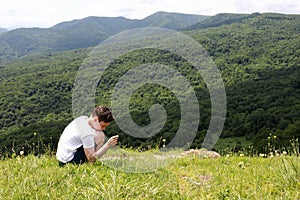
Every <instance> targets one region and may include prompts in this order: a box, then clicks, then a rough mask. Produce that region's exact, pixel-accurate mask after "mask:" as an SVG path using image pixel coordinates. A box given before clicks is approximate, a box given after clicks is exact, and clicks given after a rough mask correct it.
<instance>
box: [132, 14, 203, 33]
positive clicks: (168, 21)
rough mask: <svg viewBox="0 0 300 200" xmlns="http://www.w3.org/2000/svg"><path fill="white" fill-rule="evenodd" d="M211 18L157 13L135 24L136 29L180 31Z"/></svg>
mask: <svg viewBox="0 0 300 200" xmlns="http://www.w3.org/2000/svg"><path fill="white" fill-rule="evenodd" d="M207 18H209V16H204V15H190V14H181V13H168V12H157V13H155V14H153V15H150V16H148V17H146V18H145V19H143V20H138V21H137V22H135V23H134V25H133V28H135V27H137V28H138V27H162V28H168V29H173V30H179V29H183V28H186V27H189V26H191V25H193V24H196V23H198V22H200V21H202V20H205V19H207Z"/></svg>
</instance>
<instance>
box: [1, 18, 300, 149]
mask: <svg viewBox="0 0 300 200" xmlns="http://www.w3.org/2000/svg"><path fill="white" fill-rule="evenodd" d="M224 16H225V15H221V17H222V19H223V18H224ZM214 17H215V20H216V21H222V20H220V18H219V17H220V15H216V16H214ZM230 17H231V15H230V14H227V15H226V16H225V18H226V22H229V21H230ZM232 17H233V18H232V20H231V21H230V23H219V22H218V23H212V25H211V26H210V25H209V23H210V22H205V23H206V25H205V27H203V26H202V27H196V26H194V27H193V28H190V29H189V30H185V31H183V32H184V33H185V34H187V35H189V36H191V37H192V38H194V39H195V40H197V41H198V42H199V43H200V44H201V45H202V46H203V47H204V48H205V49H206V50H207V51H208V52H209V54H210V55H211V56H212V58H213V59H214V61H215V63H216V65H217V67H218V68H219V70H220V72H221V74H222V77H223V80H224V83H225V87H226V93H227V118H226V122H225V127H224V129H223V132H222V135H221V137H233V136H246V137H247V139H249V140H252V141H254V145H255V146H256V148H258V149H260V148H262V147H263V146H264V145H265V142H267V140H266V138H267V137H268V136H269V134H273V135H276V136H277V138H279V140H278V143H281V144H288V143H289V139H291V138H293V137H294V138H300V135H299V134H300V130H299V129H300V111H299V110H300V101H299V99H300V98H299V97H300V92H299V69H300V68H299V64H300V60H299V55H300V51H299V46H300V34H299V33H300V20H299V19H300V16H299V15H281V14H257V13H256V14H255V15H251V17H245V16H244V15H243V17H242V18H239V20H236V18H237V16H236V15H233V16H232ZM210 20H212V19H210ZM212 22H213V21H212ZM90 50H91V48H89V49H77V50H72V51H65V52H60V53H44V54H38V55H34V56H28V57H25V58H23V59H20V60H17V61H13V62H9V63H6V64H5V65H3V67H2V68H0V90H1V92H0V112H1V114H0V128H1V132H0V144H1V145H0V146H1V150H2V151H5V149H6V150H7V149H10V148H11V147H12V146H13V145H14V148H15V149H21V148H22V147H23V148H24V149H26V148H29V146H30V145H32V143H36V142H37V141H40V142H41V141H43V143H44V144H48V143H49V144H51V145H52V146H51V147H52V148H55V146H56V142H57V140H58V137H59V135H60V134H61V131H62V129H63V128H64V126H65V125H67V123H68V122H69V121H70V120H72V89H73V84H74V80H75V77H76V73H77V70H78V68H79V67H80V65H81V64H82V62H83V61H84V58H85V57H86V56H87V55H88V53H89V52H90ZM155 62H158V63H162V64H165V65H168V66H172V67H173V68H174V69H176V70H178V71H179V72H180V73H181V74H182V75H184V76H185V77H186V78H187V80H189V82H190V83H191V85H192V86H193V87H194V90H195V92H196V95H197V98H198V101H199V106H200V111H201V122H200V126H199V130H198V133H197V136H196V138H195V140H194V142H193V144H191V147H193V148H195V147H198V148H199V147H201V142H202V140H203V138H204V136H205V134H206V130H207V128H208V124H209V121H210V107H211V105H210V98H209V93H208V91H207V88H206V86H205V83H204V81H203V80H202V77H201V75H199V74H198V73H197V72H196V71H195V69H194V68H193V66H190V64H189V63H187V62H186V61H185V60H184V59H183V58H181V57H179V56H178V55H174V54H172V53H170V52H166V51H159V50H155V49H143V50H139V51H134V52H131V53H129V54H126V55H124V56H122V57H121V58H119V59H118V60H115V61H114V62H113V63H112V64H111V66H110V68H109V69H108V70H107V71H106V72H105V76H104V77H106V78H105V79H102V80H101V81H100V82H99V89H98V90H97V93H96V102H97V104H108V105H109V103H110V95H111V92H112V89H113V88H114V86H115V84H116V83H117V82H118V79H119V78H120V77H121V76H122V75H123V74H124V73H126V72H127V71H128V70H130V69H131V68H132V67H134V66H137V65H140V64H143V63H155ZM155 103H159V104H161V105H163V106H164V107H165V109H166V111H167V114H168V118H167V121H166V124H165V126H164V128H163V130H162V131H161V132H160V133H158V134H157V135H155V136H153V137H152V138H148V139H141V138H133V137H130V136H128V135H126V134H124V133H123V132H122V130H120V129H119V128H118V127H117V125H116V124H115V123H113V124H112V125H111V126H110V127H109V128H108V130H107V132H109V133H112V134H115V133H119V134H120V143H121V145H122V146H126V147H131V146H132V147H142V148H143V147H148V146H151V145H152V146H156V145H158V144H160V145H162V142H161V140H162V139H163V138H164V139H166V143H168V142H169V141H170V140H171V139H172V137H173V136H174V134H175V133H176V131H177V130H178V126H179V122H180V109H179V104H178V101H177V100H176V98H175V95H174V94H173V93H172V92H170V91H169V90H168V89H167V88H164V87H162V86H159V85H153V84H152V85H151V84H147V85H145V86H143V87H141V88H139V89H138V90H137V91H136V92H135V93H134V95H133V97H132V98H131V100H130V108H131V115H132V118H133V120H134V121H135V122H136V123H137V124H138V125H142V126H143V125H147V124H148V123H149V120H150V118H149V115H148V111H149V108H150V107H151V105H153V104H155ZM34 133H37V134H34Z"/></svg>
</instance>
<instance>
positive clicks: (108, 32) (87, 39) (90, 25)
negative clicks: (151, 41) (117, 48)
mask: <svg viewBox="0 0 300 200" xmlns="http://www.w3.org/2000/svg"><path fill="white" fill-rule="evenodd" d="M205 18H207V17H206V16H201V15H187V14H178V13H166V12H158V13H155V14H153V15H151V16H149V17H147V18H145V19H142V20H131V19H126V18H124V17H87V18H84V19H79V20H73V21H69V22H62V23H59V24H57V25H55V26H53V27H50V28H21V29H15V30H11V31H8V32H5V33H2V34H1V35H0V63H4V62H7V61H11V60H13V59H16V58H20V57H23V56H26V55H31V54H35V53H41V52H56V51H66V50H73V49H78V48H86V47H91V46H96V45H98V44H99V43H100V42H101V41H103V40H105V39H106V38H108V37H109V36H112V35H114V34H116V33H119V32H122V31H125V30H128V29H132V28H143V27H149V26H155V27H163V28H169V29H182V28H184V27H186V26H189V25H191V24H193V23H197V22H199V21H201V20H203V19H205Z"/></svg>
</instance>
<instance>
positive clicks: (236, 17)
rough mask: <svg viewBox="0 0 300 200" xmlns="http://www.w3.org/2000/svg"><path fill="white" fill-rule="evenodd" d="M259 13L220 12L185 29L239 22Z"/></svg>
mask: <svg viewBox="0 0 300 200" xmlns="http://www.w3.org/2000/svg"><path fill="white" fill-rule="evenodd" d="M259 15H260V14H259V13H253V14H230V13H220V14H217V15H215V16H212V17H210V18H206V19H204V20H202V21H201V22H198V23H195V24H193V25H191V26H189V27H186V28H185V30H192V29H200V28H209V27H217V26H221V25H228V24H231V23H234V22H240V21H242V20H245V19H249V18H253V17H256V16H259Z"/></svg>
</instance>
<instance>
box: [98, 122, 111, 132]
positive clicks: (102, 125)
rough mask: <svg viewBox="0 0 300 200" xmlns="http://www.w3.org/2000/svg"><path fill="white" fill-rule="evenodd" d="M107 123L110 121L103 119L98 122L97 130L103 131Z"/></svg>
mask: <svg viewBox="0 0 300 200" xmlns="http://www.w3.org/2000/svg"><path fill="white" fill-rule="evenodd" d="M109 124H110V122H104V121H101V122H99V131H104V130H105V129H106V127H108V126H109Z"/></svg>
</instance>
